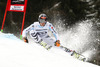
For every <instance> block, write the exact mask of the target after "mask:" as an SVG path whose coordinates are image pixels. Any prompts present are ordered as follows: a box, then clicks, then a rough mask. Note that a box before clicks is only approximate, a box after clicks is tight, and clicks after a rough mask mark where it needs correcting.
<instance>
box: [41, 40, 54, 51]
mask: <svg viewBox="0 0 100 67" xmlns="http://www.w3.org/2000/svg"><path fill="white" fill-rule="evenodd" d="M39 44H40V45H41V46H43V47H44V48H45V49H47V50H50V49H51V48H52V46H50V45H47V44H46V43H45V42H43V41H42V42H41V43H39Z"/></svg>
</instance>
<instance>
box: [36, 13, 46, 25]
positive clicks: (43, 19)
mask: <svg viewBox="0 0 100 67" xmlns="http://www.w3.org/2000/svg"><path fill="white" fill-rule="evenodd" d="M38 21H39V22H40V23H43V22H45V23H46V22H47V15H46V14H40V15H39V18H38Z"/></svg>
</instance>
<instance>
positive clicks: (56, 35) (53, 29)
mask: <svg viewBox="0 0 100 67" xmlns="http://www.w3.org/2000/svg"><path fill="white" fill-rule="evenodd" d="M49 30H50V31H51V32H52V33H53V35H54V36H55V39H56V40H59V38H58V34H57V32H56V30H55V28H54V27H53V25H52V24H50V25H49Z"/></svg>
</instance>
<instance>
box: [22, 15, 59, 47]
mask: <svg viewBox="0 0 100 67" xmlns="http://www.w3.org/2000/svg"><path fill="white" fill-rule="evenodd" d="M47 19H48V18H47V15H46V14H40V15H39V17H38V21H37V22H34V23H33V24H31V25H30V26H29V27H27V28H26V29H24V30H23V34H22V37H23V40H24V42H27V43H28V39H27V33H29V35H30V36H31V38H32V39H33V40H34V41H35V42H36V43H39V44H40V45H42V46H44V45H51V46H57V47H59V46H60V40H59V38H58V34H57V32H56V30H55V28H54V27H53V25H52V24H51V23H50V22H48V21H47ZM48 31H51V32H52V33H53V35H54V37H55V39H53V38H51V37H50V36H49V35H48Z"/></svg>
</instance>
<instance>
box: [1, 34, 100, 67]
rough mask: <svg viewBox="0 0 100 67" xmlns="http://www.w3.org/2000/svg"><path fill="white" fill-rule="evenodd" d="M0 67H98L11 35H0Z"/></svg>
mask: <svg viewBox="0 0 100 67" xmlns="http://www.w3.org/2000/svg"><path fill="white" fill-rule="evenodd" d="M0 67H99V66H98V65H94V64H91V63H88V62H82V61H80V60H77V59H75V58H73V57H71V56H70V55H69V54H67V53H66V52H64V51H62V50H60V49H58V48H51V50H49V51H47V50H46V49H44V48H43V47H42V46H40V45H38V44H36V43H32V44H27V43H24V42H23V41H21V40H20V39H18V38H17V37H15V36H14V35H13V34H3V33H0Z"/></svg>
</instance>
